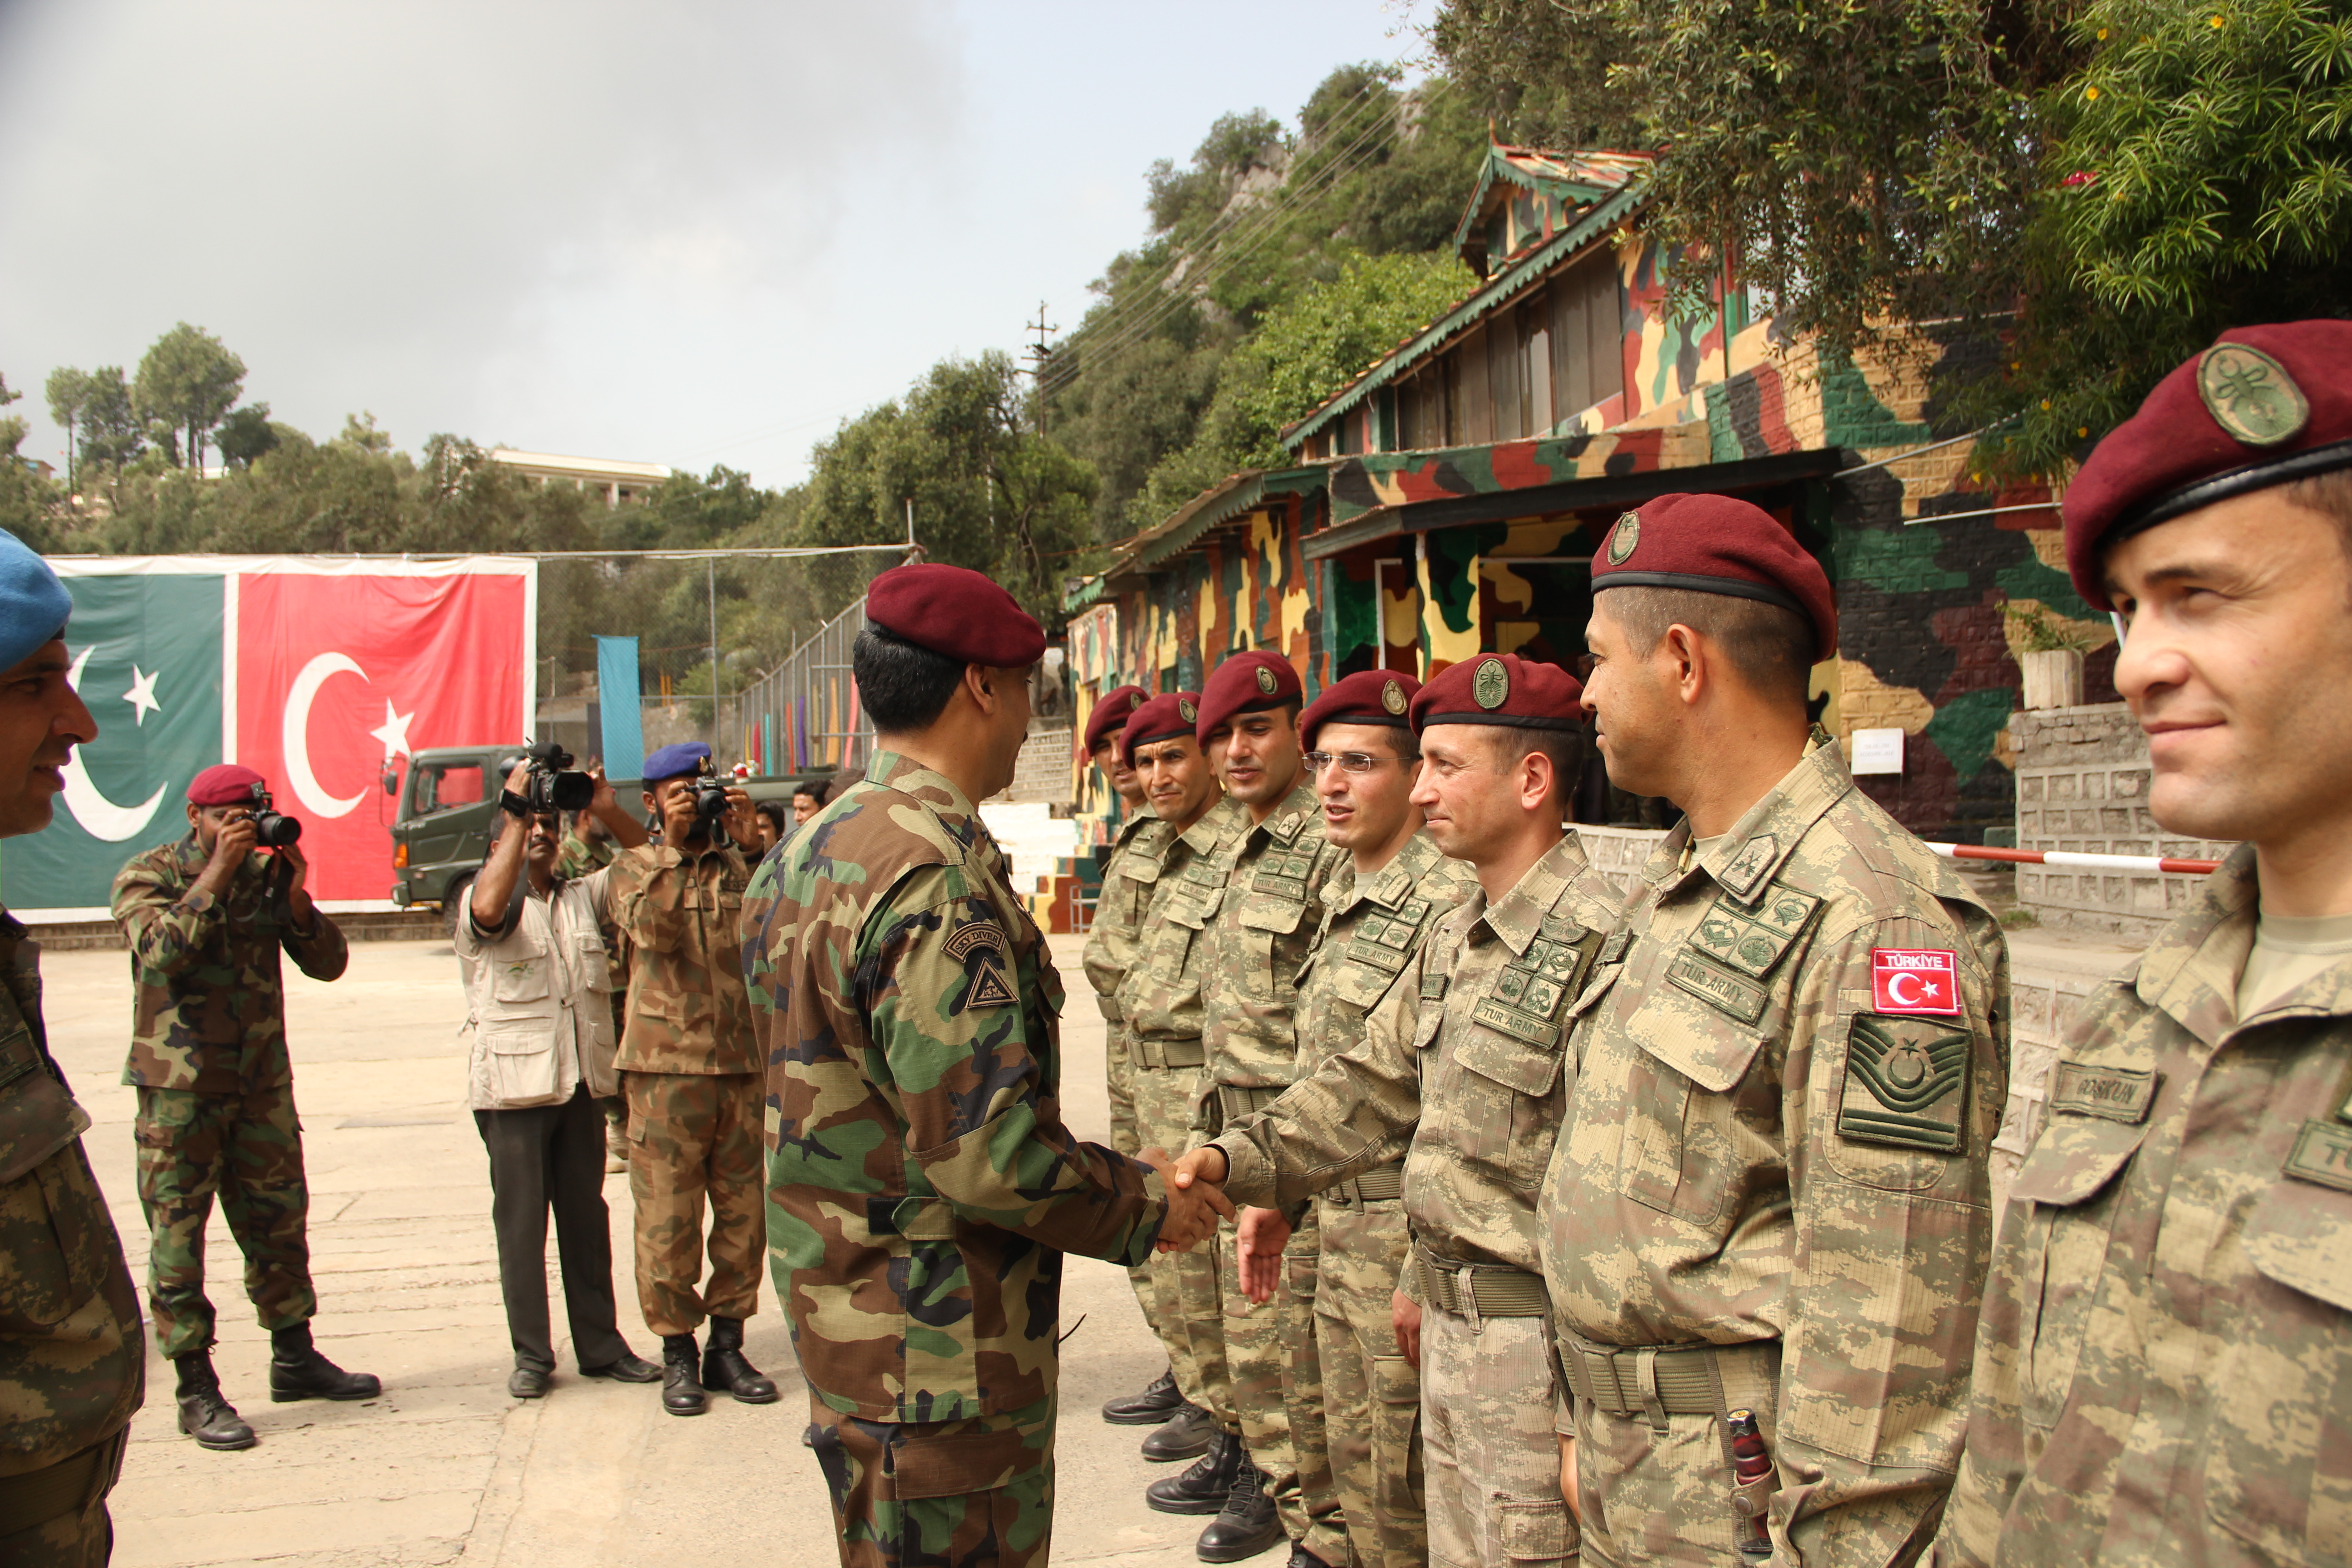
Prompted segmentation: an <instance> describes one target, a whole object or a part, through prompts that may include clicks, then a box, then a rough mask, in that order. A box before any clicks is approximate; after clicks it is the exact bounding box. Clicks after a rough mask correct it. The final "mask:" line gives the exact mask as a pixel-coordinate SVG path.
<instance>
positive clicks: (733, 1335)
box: [702, 1315, 776, 1405]
mask: <svg viewBox="0 0 2352 1568" xmlns="http://www.w3.org/2000/svg"><path fill="white" fill-rule="evenodd" d="M702 1386H703V1387H705V1388H717V1389H723V1390H725V1391H726V1392H727V1393H729V1394H733V1395H734V1396H735V1403H736V1404H738V1405H773V1404H774V1403H775V1402H776V1385H775V1384H773V1383H772V1382H770V1381H769V1380H768V1379H767V1378H765V1377H762V1376H761V1374H760V1369H759V1368H758V1367H756V1366H753V1365H752V1364H751V1363H750V1362H748V1361H745V1360H744V1359H743V1320H742V1319H740V1318H721V1317H718V1316H716V1315H714V1316H713V1317H712V1318H711V1320H710V1343H709V1346H708V1347H707V1348H705V1349H704V1351H703V1352H702Z"/></svg>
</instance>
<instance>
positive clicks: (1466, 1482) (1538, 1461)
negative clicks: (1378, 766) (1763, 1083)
mask: <svg viewBox="0 0 2352 1568" xmlns="http://www.w3.org/2000/svg"><path fill="white" fill-rule="evenodd" d="M1577 697H1578V687H1577V683H1576V680H1575V678H1574V677H1572V676H1570V675H1569V674H1567V673H1566V672H1565V671H1563V670H1560V669H1558V668H1554V667H1552V666H1549V665H1537V664H1529V663H1528V662H1525V661H1523V660H1521V659H1520V658H1517V656H1516V655H1511V654H1502V655H1495V654H1484V655H1480V656H1479V657H1477V658H1475V659H1472V660H1470V661H1468V662H1466V663H1463V664H1457V665H1454V666H1452V667H1451V668H1447V669H1445V670H1444V671H1442V672H1441V673H1440V674H1439V675H1438V676H1437V677H1436V678H1435V679H1433V680H1432V681H1431V682H1430V683H1429V684H1428V685H1426V686H1424V687H1423V688H1422V689H1421V691H1420V692H1419V694H1417V695H1416V696H1415V697H1414V698H1413V699H1412V705H1411V708H1410V710H1409V711H1410V713H1411V716H1412V721H1413V724H1414V727H1415V729H1416V731H1418V733H1419V735H1420V744H1421V752H1422V758H1423V762H1422V768H1421V773H1420V775H1419V778H1418V781H1417V783H1416V784H1415V786H1414V789H1413V793H1412V802H1413V804H1414V805H1417V806H1419V807H1421V808H1422V810H1423V814H1424V816H1425V817H1426V819H1427V823H1428V831H1429V835H1430V837H1431V838H1432V839H1433V840H1434V841H1435V843H1436V844H1437V847H1439V848H1440V849H1441V850H1443V851H1444V852H1445V853H1447V854H1449V855H1454V856H1456V857H1457V858H1462V859H1465V860H1467V861H1468V862H1469V863H1470V865H1471V866H1472V868H1473V869H1474V870H1475V873H1476V876H1477V879H1478V883H1479V887H1478V889H1477V890H1476V891H1475V892H1473V893H1472V894H1471V895H1470V896H1469V898H1468V899H1467V900H1466V901H1465V902H1464V903H1463V904H1461V905H1460V906H1459V907H1458V908H1457V909H1456V910H1454V912H1453V914H1452V915H1450V916H1448V917H1446V918H1445V919H1444V921H1442V922H1441V924H1440V925H1439V928H1438V930H1437V932H1436V934H1435V935H1434V936H1433V937H1432V938H1430V939H1428V940H1427V941H1425V942H1423V943H1422V944H1421V946H1420V947H1419V949H1418V950H1417V951H1416V952H1415V953H1414V955H1413V957H1412V962H1411V963H1410V964H1409V965H1408V966H1407V968H1406V969H1405V970H1404V972H1403V973H1402V974H1401V975H1400V976H1399V981H1398V984H1394V985H1391V987H1389V988H1388V990H1387V992H1386V994H1384V995H1383V996H1382V997H1381V1000H1380V1002H1379V1003H1378V1004H1376V1005H1374V1006H1373V1007H1372V1008H1371V1010H1370V1012H1369V1013H1367V1014H1366V1015H1365V1016H1364V1018H1363V1020H1362V1025H1361V1028H1362V1031H1363V1038H1362V1040H1361V1042H1360V1043H1359V1044H1357V1045H1355V1046H1353V1047H1350V1048H1349V1050H1348V1051H1347V1052H1346V1053H1345V1054H1343V1055H1340V1056H1338V1057H1334V1058H1330V1059H1328V1060H1327V1061H1326V1062H1325V1063H1324V1064H1323V1066H1322V1067H1321V1068H1318V1070H1317V1072H1316V1074H1315V1076H1314V1077H1312V1078H1310V1079H1305V1080H1304V1081H1302V1082H1300V1083H1298V1084H1297V1085H1296V1086H1295V1087H1293V1088H1292V1089H1290V1090H1289V1091H1288V1092H1287V1093H1286V1094H1284V1095H1283V1096H1282V1098H1281V1099H1279V1100H1276V1101H1275V1102H1274V1104H1273V1105H1272V1106H1271V1107H1269V1108H1267V1109H1266V1110H1264V1111H1262V1112H1260V1113H1258V1114H1257V1115H1256V1116H1255V1117H1252V1118H1250V1119H1248V1120H1246V1121H1243V1122H1242V1123H1240V1124H1239V1125H1238V1126H1235V1127H1233V1128H1229V1129H1228V1130H1227V1131H1225V1132H1224V1134H1223V1136H1221V1137H1219V1138H1218V1139H1217V1140H1216V1142H1213V1143H1212V1144H1210V1145H1208V1146H1207V1147H1205V1148H1202V1149H1199V1150H1196V1151H1194V1152H1192V1153H1191V1154H1188V1155H1186V1156H1185V1157H1184V1159H1183V1161H1182V1162H1181V1163H1180V1164H1179V1166H1178V1173H1177V1176H1176V1178H1175V1179H1176V1181H1177V1183H1178V1184H1179V1185H1180V1186H1181V1185H1183V1184H1189V1183H1190V1182H1191V1181H1192V1180H1196V1179H1197V1180H1208V1181H1217V1180H1220V1179H1223V1181H1224V1183H1225V1186H1226V1191H1227V1193H1228V1194H1230V1195H1231V1196H1232V1197H1233V1198H1234V1200H1235V1201H1236V1202H1242V1203H1248V1204H1252V1205H1266V1206H1287V1205H1294V1204H1297V1203H1299V1202H1301V1201H1303V1200H1304V1199H1306V1198H1307V1196H1309V1195H1311V1194H1315V1193H1318V1192H1321V1191H1325V1190H1327V1189H1329V1188H1331V1187H1334V1186H1338V1185H1339V1184H1342V1183H1346V1182H1349V1181H1352V1180H1356V1179H1360V1177H1362V1176H1363V1175H1364V1174H1365V1173H1367V1172H1370V1171H1373V1170H1375V1169H1377V1168H1378V1167H1380V1166H1381V1165H1383V1164H1386V1163H1389V1162H1391V1161H1392V1160H1394V1159H1396V1158H1397V1157H1398V1155H1400V1154H1402V1155H1403V1156H1404V1161H1405V1167H1404V1179H1403V1191H1404V1212H1405V1218H1406V1221H1407V1223H1408V1225H1409V1226H1411V1228H1412V1244H1413V1254H1414V1259H1413V1267H1412V1268H1409V1269H1408V1270H1407V1271H1406V1273H1405V1275H1404V1277H1403V1279H1402V1281H1401V1284H1402V1287H1403V1289H1401V1290H1400V1291H1399V1292H1398V1297H1399V1298H1400V1299H1399V1300H1395V1301H1394V1302H1393V1307H1394V1310H1395V1313H1396V1318H1395V1321H1396V1324H1397V1327H1398V1331H1399V1338H1400V1340H1401V1342H1402V1348H1403V1350H1404V1351H1405V1353H1406V1355H1407V1357H1408V1358H1409V1359H1413V1360H1416V1361H1418V1363H1419V1364H1420V1367H1421V1373H1422V1384H1421V1410H1422V1429H1423V1430H1422V1439H1423V1458H1424V1463H1425V1467H1426V1469H1427V1473H1428V1482H1427V1489H1426V1492H1427V1504H1428V1510H1429V1514H1428V1520H1429V1525H1428V1528H1429V1553H1430V1557H1431V1558H1432V1560H1433V1561H1435V1562H1437V1563H1445V1564H1451V1565H1454V1568H1473V1565H1476V1564H1486V1565H1492V1568H1502V1565H1503V1564H1504V1563H1517V1564H1530V1563H1560V1562H1565V1561H1567V1560H1568V1559H1570V1558H1571V1557H1573V1556H1574V1554H1575V1552H1576V1537H1575V1531H1574V1529H1573V1526H1572V1523H1571V1521H1570V1517H1569V1512H1568V1508H1567V1505H1566V1503H1565V1502H1564V1501H1563V1500H1562V1499H1561V1496H1560V1491H1559V1445H1558V1442H1557V1441H1556V1439H1555V1438H1554V1436H1553V1426H1554V1421H1555V1408H1556V1405H1557V1404H1558V1403H1559V1394H1561V1392H1563V1391H1559V1390H1556V1389H1555V1388H1554V1386H1553V1375H1552V1368H1551V1356H1550V1352H1549V1345H1548V1343H1547V1341H1548V1339H1549V1330H1548V1326H1547V1324H1546V1321H1545V1302H1544V1290H1543V1281H1542V1278H1541V1276H1540V1275H1539V1274H1538V1272H1537V1269H1538V1256H1537V1249H1538V1233H1539V1227H1538V1223H1537V1217H1536V1188H1537V1184H1538V1180H1539V1178H1540V1177H1541V1175H1542V1173H1543V1167H1544V1163H1545V1161H1546V1160H1547V1159H1548V1158H1549V1155H1550V1152H1551V1142H1552V1138H1553V1135H1554V1133H1555V1131H1557V1129H1558V1127H1559V1122H1560V1119H1561V1117H1562V1115H1563V1114H1564V1112H1565V1110H1566V1106H1567V1101H1568V1095H1569V1090H1570V1085H1569V1083H1568V1081H1567V1079H1566V1076H1565V1075H1564V1073H1563V1071H1562V1068H1561V1049H1562V1047H1563V1045H1564V1043H1565V1040H1566V1035H1567V1029H1568V1017H1567V1014H1568V1004H1569V1001H1570V998H1571V997H1573V996H1574V995H1575V994H1576V991H1577V989H1578V986H1579V984H1580V981H1581V980H1582V978H1583V977H1584V976H1585V975H1586V974H1587V973H1590V971H1591V968H1592V966H1593V963H1594V961H1595V955H1596V954H1597V953H1598V952H1599V951H1600V949H1601V943H1602V942H1603V940H1604V937H1605V936H1606V934H1607V932H1608V931H1609V930H1610V929H1611V928H1612V926H1613V925H1614V924H1615V922H1616V919H1617V912H1616V907H1615V904H1614V902H1613V895H1612V892H1611V890H1610V888H1609V884H1608V883H1607V882H1606V881H1604V880H1603V879H1601V876H1600V874H1599V873H1598V872H1596V871H1594V870H1593V869H1592V868H1591V866H1590V865H1589V864H1587V863H1586V860H1585V858H1584V852H1583V850H1582V848H1581V847H1579V845H1578V844H1577V841H1576V840H1575V839H1574V838H1573V837H1570V836H1568V835H1566V834H1565V833H1564V832H1563V831H1562V829H1561V826H1560V818H1561V816H1562V813H1563V811H1564V809H1565V806H1566V803H1567V795H1568V792H1569V791H1570V789H1572V788H1573V787H1574V784H1575V781H1576V777H1577V774H1578V771H1579V764H1580V754H1581V750H1582V741H1581V738H1580V737H1581V715H1580V712H1579V710H1578V707H1577Z"/></svg>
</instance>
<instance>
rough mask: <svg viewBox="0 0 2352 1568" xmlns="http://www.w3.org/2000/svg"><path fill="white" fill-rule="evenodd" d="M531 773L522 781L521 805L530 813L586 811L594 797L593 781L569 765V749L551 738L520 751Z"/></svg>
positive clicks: (537, 814)
mask: <svg viewBox="0 0 2352 1568" xmlns="http://www.w3.org/2000/svg"><path fill="white" fill-rule="evenodd" d="M523 760H524V761H525V762H527V763H530V777H528V778H526V779H525V780H524V781H523V786H522V798H523V808H524V810H526V811H528V812H529V813H530V815H531V816H549V815H551V814H558V813H560V814H562V815H565V816H569V815H570V814H572V812H575V811H585V810H587V809H588V803H589V802H590V801H593V800H594V799H595V798H596V781H595V780H594V779H592V778H590V777H589V776H588V775H587V774H586V773H582V772H580V771H579V770H577V769H575V768H574V767H572V753H571V752H567V751H565V750H564V749H563V748H562V746H561V745H559V744H557V743H556V742H553V741H541V742H540V743H539V744H537V745H536V746H532V747H530V749H529V750H527V751H525V752H523Z"/></svg>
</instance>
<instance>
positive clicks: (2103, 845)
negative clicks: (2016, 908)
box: [2010, 702, 2234, 942]
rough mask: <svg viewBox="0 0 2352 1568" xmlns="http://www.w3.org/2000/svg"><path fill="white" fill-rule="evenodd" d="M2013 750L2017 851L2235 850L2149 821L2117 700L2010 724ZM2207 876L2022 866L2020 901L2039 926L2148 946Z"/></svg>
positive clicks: (2204, 855)
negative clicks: (2110, 936)
mask: <svg viewBox="0 0 2352 1568" xmlns="http://www.w3.org/2000/svg"><path fill="white" fill-rule="evenodd" d="M2010 736H2011V741H2012V742H2014V743H2015V745H2016V748H2017V847H2019V848H2020V849H2042V850H2051V849H2060V850H2072V851H2074V852H2076V853H2080V854H2086V855H2159V856H2170V857H2172V858H2178V859H2192V860H2218V859H2221V858H2222V857H2223V856H2225V855H2227V854H2228V853H2229V852H2230V850H2231V848H2232V847H2234V846H2232V845H2229V844H2220V843H2214V842H2211V841H2210V840H2207V839H2202V838H2180V837H2173V836H2172V835H2169V834H2167V833H2166V832H2165V831H2164V830H2163V829H2162V828H2160V827H2158V826H2157V824H2156V819H2155V818H2154V817H2153V816H2149V815H2148V809H2147V785H2148V764H2147V739H2146V738H2145V737H2144V736H2142V735H2141V734H2140V731H2139V726H2138V725H2137V724H2136V723H2134V722H2133V721H2132V718H2131V714H2130V712H2129V710H2126V708H2125V707H2124V705H2123V704H2122V703H2120V702H2106V703H2099V704H2095V705H2093V706H2089V707H2084V708H2051V709H2045V710H2042V711H2040V712H2035V713H2019V714H2016V715H2014V716H2013V717H2012V718H2011V720H2010ZM2202 880H2203V879H2202V878H2201V877H2198V876H2193V875H2176V874H2171V873H2165V872H2153V871H2152V872H2148V873H2146V874H2140V873H2137V872H2133V873H2119V872H2109V871H2082V870H2069V869H2065V868H2059V867H2052V868H2042V867H2039V866H2021V867H2019V868H2018V872H2017V900H2018V902H2019V903H2020V904H2021V905H2022V906H2024V907H2025V908H2027V909H2030V910H2032V911H2033V913H2034V914H2035V916H2036V917H2037V918H2038V919H2039V920H2040V921H2042V924H2043V925H2045V926H2052V927H2055V928H2058V929H2061V930H2068V931H2099V932H2105V933H2108V934H2113V935H2117V936H2124V937H2128V938H2132V939H2134V940H2137V941H2140V942H2145V941H2147V939H2148V938H2149V937H2151V936H2153V935H2155V934H2156V932H2157V931H2158V930H2160V929H2162V927H2163V925H2164V923H2165V922H2166V921H2168V920H2170V919H2171V918H2172V917H2173V916H2174V915H2176V914H2178V913H2179V911H2180V910H2182V909H2183V908H2185V907H2186V906H2187V904H2188V902H2189V893H2190V892H2191V890H2193V889H2195V888H2196V887H2197V886H2198V884H2199V883H2200V882H2201V881H2202Z"/></svg>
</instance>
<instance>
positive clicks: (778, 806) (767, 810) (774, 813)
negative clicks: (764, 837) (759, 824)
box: [755, 800, 784, 833]
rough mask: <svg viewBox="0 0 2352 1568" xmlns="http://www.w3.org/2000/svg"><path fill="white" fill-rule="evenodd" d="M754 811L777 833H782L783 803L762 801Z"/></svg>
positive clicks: (779, 801)
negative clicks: (764, 818) (765, 819)
mask: <svg viewBox="0 0 2352 1568" xmlns="http://www.w3.org/2000/svg"><path fill="white" fill-rule="evenodd" d="M755 809H756V810H757V811H758V812H759V814H760V815H761V816H764V817H766V818H767V819H768V822H769V824H770V825H771V826H773V827H774V828H775V830H776V831H777V832H778V833H782V832H783V831H784V803H783V802H782V801H781V800H763V801H761V803H760V804H759V805H758V806H757V807H756V808H755Z"/></svg>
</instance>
